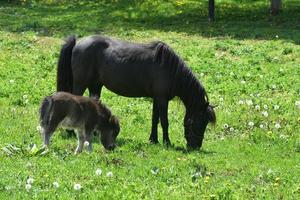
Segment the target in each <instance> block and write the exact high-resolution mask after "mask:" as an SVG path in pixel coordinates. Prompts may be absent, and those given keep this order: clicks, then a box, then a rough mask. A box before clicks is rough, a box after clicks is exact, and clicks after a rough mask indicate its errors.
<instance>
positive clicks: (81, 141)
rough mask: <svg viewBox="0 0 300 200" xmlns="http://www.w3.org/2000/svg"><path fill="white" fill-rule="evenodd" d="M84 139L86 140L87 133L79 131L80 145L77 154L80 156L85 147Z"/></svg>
mask: <svg viewBox="0 0 300 200" xmlns="http://www.w3.org/2000/svg"><path fill="white" fill-rule="evenodd" d="M84 139H85V131H84V130H78V145H77V148H76V150H75V154H79V153H81V152H82V149H83V145H84Z"/></svg>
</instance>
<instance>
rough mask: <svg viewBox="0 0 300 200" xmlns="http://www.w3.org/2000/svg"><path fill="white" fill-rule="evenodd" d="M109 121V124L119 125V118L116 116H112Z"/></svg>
mask: <svg viewBox="0 0 300 200" xmlns="http://www.w3.org/2000/svg"><path fill="white" fill-rule="evenodd" d="M108 121H109V123H114V124H118V123H119V120H118V118H117V117H116V116H114V115H112V116H110V118H109V120H108Z"/></svg>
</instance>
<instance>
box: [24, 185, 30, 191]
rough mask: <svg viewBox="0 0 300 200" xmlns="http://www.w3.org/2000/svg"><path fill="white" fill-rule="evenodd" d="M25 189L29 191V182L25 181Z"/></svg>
mask: <svg viewBox="0 0 300 200" xmlns="http://www.w3.org/2000/svg"><path fill="white" fill-rule="evenodd" d="M25 189H26V190H27V191H29V190H30V189H31V184H28V183H27V184H26V185H25Z"/></svg>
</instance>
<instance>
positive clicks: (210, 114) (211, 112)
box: [206, 105, 217, 124]
mask: <svg viewBox="0 0 300 200" xmlns="http://www.w3.org/2000/svg"><path fill="white" fill-rule="evenodd" d="M214 108H215V106H212V105H208V106H207V108H206V114H207V117H208V121H209V122H211V123H213V124H215V123H216V120H217V119H216V113H215V111H214Z"/></svg>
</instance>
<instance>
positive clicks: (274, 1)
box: [271, 0, 281, 15]
mask: <svg viewBox="0 0 300 200" xmlns="http://www.w3.org/2000/svg"><path fill="white" fill-rule="evenodd" d="M280 9H281V0H271V15H278V14H279V11H280Z"/></svg>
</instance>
